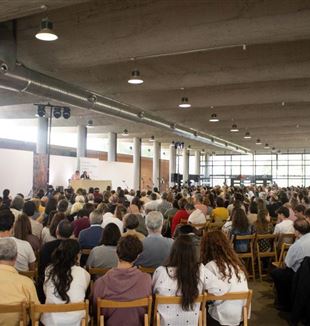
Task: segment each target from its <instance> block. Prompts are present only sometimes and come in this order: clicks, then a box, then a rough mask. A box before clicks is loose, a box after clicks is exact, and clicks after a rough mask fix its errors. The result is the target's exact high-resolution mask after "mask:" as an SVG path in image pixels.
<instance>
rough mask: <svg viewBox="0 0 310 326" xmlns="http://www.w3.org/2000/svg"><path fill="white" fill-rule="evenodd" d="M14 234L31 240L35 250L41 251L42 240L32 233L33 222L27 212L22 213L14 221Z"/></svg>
mask: <svg viewBox="0 0 310 326" xmlns="http://www.w3.org/2000/svg"><path fill="white" fill-rule="evenodd" d="M13 234H14V237H15V238H17V239H20V240H25V241H27V242H29V243H30V245H31V247H32V249H33V251H34V252H39V250H40V247H41V243H40V240H39V239H38V238H37V237H36V236H35V235H33V234H32V230H31V224H30V221H29V218H28V216H27V215H26V214H20V215H19V217H18V218H17V220H16V222H15V223H14V230H13Z"/></svg>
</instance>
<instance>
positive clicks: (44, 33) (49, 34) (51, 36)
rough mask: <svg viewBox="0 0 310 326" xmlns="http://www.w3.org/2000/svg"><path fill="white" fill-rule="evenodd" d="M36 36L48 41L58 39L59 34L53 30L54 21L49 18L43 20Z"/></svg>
mask: <svg viewBox="0 0 310 326" xmlns="http://www.w3.org/2000/svg"><path fill="white" fill-rule="evenodd" d="M36 38H37V39H38V40H41V41H47V42H51V41H56V40H57V39H58V36H57V35H56V34H55V33H54V31H53V23H52V22H51V21H50V20H49V19H48V18H44V19H42V20H41V29H40V31H39V32H38V33H37V34H36Z"/></svg>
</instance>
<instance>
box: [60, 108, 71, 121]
mask: <svg viewBox="0 0 310 326" xmlns="http://www.w3.org/2000/svg"><path fill="white" fill-rule="evenodd" d="M62 116H63V118H64V119H69V118H70V117H71V110H70V108H68V107H64V108H63V111H62Z"/></svg>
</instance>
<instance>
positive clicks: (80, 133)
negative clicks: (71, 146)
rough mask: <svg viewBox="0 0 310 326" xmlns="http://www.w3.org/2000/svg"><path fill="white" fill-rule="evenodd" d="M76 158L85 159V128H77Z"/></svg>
mask: <svg viewBox="0 0 310 326" xmlns="http://www.w3.org/2000/svg"><path fill="white" fill-rule="evenodd" d="M77 139H78V141H77V151H76V156H77V157H85V156H86V148H87V146H86V143H87V128H86V127H85V126H78V127H77Z"/></svg>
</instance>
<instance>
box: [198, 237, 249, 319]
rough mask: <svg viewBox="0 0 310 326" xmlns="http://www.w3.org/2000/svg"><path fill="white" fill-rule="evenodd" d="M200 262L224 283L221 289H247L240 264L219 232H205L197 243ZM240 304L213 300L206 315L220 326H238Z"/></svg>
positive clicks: (240, 317) (237, 290)
mask: <svg viewBox="0 0 310 326" xmlns="http://www.w3.org/2000/svg"><path fill="white" fill-rule="evenodd" d="M201 261H202V263H203V264H205V269H206V271H209V272H211V273H212V274H213V275H214V277H217V278H219V279H221V280H222V281H223V282H224V283H225V285H226V288H225V292H242V291H248V283H247V279H246V271H245V268H244V265H243V264H242V262H241V261H240V260H239V258H238V256H237V254H236V253H235V251H234V250H233V248H232V246H231V244H230V242H229V240H228V239H227V237H226V236H225V234H224V233H223V232H221V231H213V232H207V233H205V235H204V237H203V239H202V243H201ZM243 304H244V303H243V301H241V300H239V301H229V300H228V301H215V302H214V303H212V304H210V305H209V310H208V312H209V316H208V318H209V319H215V320H216V321H217V322H218V323H219V324H220V325H239V324H240V322H241V321H242V311H243ZM208 324H210V323H209V322H208Z"/></svg>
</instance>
